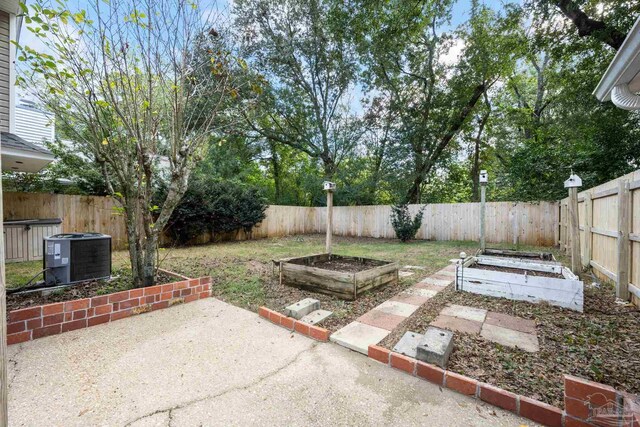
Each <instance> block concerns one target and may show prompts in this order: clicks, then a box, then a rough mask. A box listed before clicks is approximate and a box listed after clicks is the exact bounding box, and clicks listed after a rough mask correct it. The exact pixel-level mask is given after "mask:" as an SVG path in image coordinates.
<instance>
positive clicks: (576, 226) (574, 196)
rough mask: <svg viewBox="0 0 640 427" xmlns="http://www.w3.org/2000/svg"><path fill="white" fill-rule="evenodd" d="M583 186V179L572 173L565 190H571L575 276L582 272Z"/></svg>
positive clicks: (568, 209)
mask: <svg viewBox="0 0 640 427" xmlns="http://www.w3.org/2000/svg"><path fill="white" fill-rule="evenodd" d="M581 186H582V179H580V177H579V176H578V175H574V174H573V172H571V175H570V176H569V179H567V180H566V181H565V182H564V188H568V189H569V204H568V205H567V213H568V215H567V216H568V217H569V218H568V219H569V233H568V234H569V236H570V237H569V238H568V239H567V240H568V241H569V242H571V271H573V274H579V273H580V272H581V270H582V269H581V266H580V223H579V221H578V188H579V187H581Z"/></svg>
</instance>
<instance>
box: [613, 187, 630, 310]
mask: <svg viewBox="0 0 640 427" xmlns="http://www.w3.org/2000/svg"><path fill="white" fill-rule="evenodd" d="M629 202H630V197H629V181H626V180H620V181H618V268H617V270H618V271H617V272H616V296H617V297H618V298H620V299H621V300H624V301H627V300H628V299H629V218H630V215H629V214H630V210H631V206H630V203H629Z"/></svg>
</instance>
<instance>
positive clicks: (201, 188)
mask: <svg viewBox="0 0 640 427" xmlns="http://www.w3.org/2000/svg"><path fill="white" fill-rule="evenodd" d="M266 209H267V205H266V204H265V199H264V197H263V196H262V195H261V194H260V191H259V190H258V189H257V188H253V187H247V186H243V185H241V184H237V183H235V182H231V181H216V180H213V179H209V178H206V177H201V176H198V177H193V179H192V180H190V182H189V188H188V189H187V192H186V193H185V195H184V196H183V197H182V200H181V201H180V203H179V204H178V206H177V207H176V208H175V210H174V211H173V214H172V215H171V219H170V220H169V223H168V226H167V232H168V234H169V235H170V236H171V237H172V238H173V239H174V240H175V241H176V242H178V243H181V244H183V243H186V242H188V241H189V240H191V239H193V238H195V237H197V236H200V235H202V234H204V233H211V232H212V233H228V232H234V231H239V230H244V231H245V232H246V233H250V232H251V230H252V228H253V227H254V226H255V225H256V224H257V223H259V222H260V221H262V220H263V219H264V218H265V213H264V212H265V210H266Z"/></svg>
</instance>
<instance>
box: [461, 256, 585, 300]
mask: <svg viewBox="0 0 640 427" xmlns="http://www.w3.org/2000/svg"><path fill="white" fill-rule="evenodd" d="M477 264H481V265H493V266H499V267H508V268H519V269H523V274H519V273H510V272H502V271H493V270H483V269H479V268H473V266H474V265H477ZM524 270H533V271H543V272H549V273H557V274H561V275H562V276H563V278H562V279H560V278H554V277H541V276H532V275H529V274H525V272H524ZM456 289H458V290H462V291H467V292H471V293H474V294H480V295H489V296H493V297H502V298H508V299H511V300H518V301H529V302H533V303H538V302H542V301H546V302H548V303H549V304H551V305H557V306H560V307H565V308H569V309H571V310H576V311H579V312H582V311H583V305H584V285H583V283H582V282H581V281H580V280H579V279H578V277H577V276H576V275H575V274H573V273H572V272H571V271H570V270H569V269H568V268H566V267H563V266H562V265H561V264H559V263H557V262H554V261H546V262H545V261H538V262H535V261H533V260H526V261H523V260H521V259H515V260H514V259H512V258H499V257H487V256H478V257H469V258H467V259H466V260H465V262H464V264H462V265H461V264H458V265H457V266H456Z"/></svg>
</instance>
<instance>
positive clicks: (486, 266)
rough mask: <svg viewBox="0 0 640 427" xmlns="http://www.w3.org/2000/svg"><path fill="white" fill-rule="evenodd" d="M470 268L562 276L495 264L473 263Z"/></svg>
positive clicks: (559, 277) (560, 277) (557, 277)
mask: <svg viewBox="0 0 640 427" xmlns="http://www.w3.org/2000/svg"><path fill="white" fill-rule="evenodd" d="M470 268H477V269H478V270H492V271H500V272H502V273H515V274H524V273H525V272H526V273H527V275H529V276H538V277H552V278H554V279H562V278H563V277H564V276H562V274H558V273H549V272H547V271H535V270H526V269H524V268H510V267H497V266H495V265H483V264H474V265H472V266H471V267H470Z"/></svg>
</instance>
